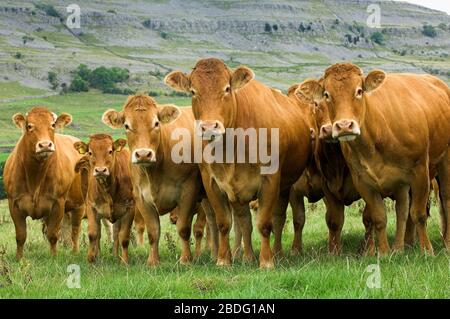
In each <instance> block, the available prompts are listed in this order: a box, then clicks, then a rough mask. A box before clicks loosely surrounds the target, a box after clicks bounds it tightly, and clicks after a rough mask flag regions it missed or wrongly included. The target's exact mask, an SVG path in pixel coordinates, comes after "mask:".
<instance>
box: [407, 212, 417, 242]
mask: <svg viewBox="0 0 450 319" xmlns="http://www.w3.org/2000/svg"><path fill="white" fill-rule="evenodd" d="M416 233H417V232H416V225H414V223H413V221H412V218H411V214H409V213H408V219H407V220H406V230H405V244H406V245H407V246H411V247H412V246H414V243H415V242H416Z"/></svg>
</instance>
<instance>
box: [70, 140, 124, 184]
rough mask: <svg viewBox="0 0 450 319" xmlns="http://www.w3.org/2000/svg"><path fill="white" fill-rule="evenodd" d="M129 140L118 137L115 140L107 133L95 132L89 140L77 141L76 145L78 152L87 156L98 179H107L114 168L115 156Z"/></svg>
mask: <svg viewBox="0 0 450 319" xmlns="http://www.w3.org/2000/svg"><path fill="white" fill-rule="evenodd" d="M126 144H127V141H125V140H124V139H121V138H120V139H118V140H116V141H113V139H112V137H111V136H110V135H107V134H94V135H91V136H89V142H88V143H87V144H86V143H84V142H75V143H74V145H73V146H74V147H75V149H76V150H77V151H78V153H80V154H82V155H85V156H87V158H88V159H89V166H90V168H91V169H92V174H93V175H94V177H95V178H97V179H106V178H107V177H108V176H109V175H110V174H111V172H112V171H113V169H114V165H115V156H116V153H117V152H120V151H121V150H122V149H123V148H124V147H125V145H126Z"/></svg>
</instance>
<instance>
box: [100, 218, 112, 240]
mask: <svg viewBox="0 0 450 319" xmlns="http://www.w3.org/2000/svg"><path fill="white" fill-rule="evenodd" d="M102 224H103V228H104V229H105V232H106V240H107V241H108V243H112V242H113V241H114V238H113V225H112V224H111V222H110V221H109V220H107V219H106V218H102Z"/></svg>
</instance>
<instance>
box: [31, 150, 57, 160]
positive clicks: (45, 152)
mask: <svg viewBox="0 0 450 319" xmlns="http://www.w3.org/2000/svg"><path fill="white" fill-rule="evenodd" d="M53 153H55V151H54V150H51V149H46V150H42V151H39V152H36V156H37V157H38V158H40V159H44V158H48V157H49V156H50V155H52V154H53Z"/></svg>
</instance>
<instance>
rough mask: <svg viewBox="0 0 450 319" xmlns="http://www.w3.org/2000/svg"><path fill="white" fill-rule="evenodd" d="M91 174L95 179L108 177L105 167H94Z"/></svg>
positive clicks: (107, 170)
mask: <svg viewBox="0 0 450 319" xmlns="http://www.w3.org/2000/svg"><path fill="white" fill-rule="evenodd" d="M93 174H94V177H96V178H105V177H108V176H109V169H108V168H107V167H95V168H94V173H93Z"/></svg>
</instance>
